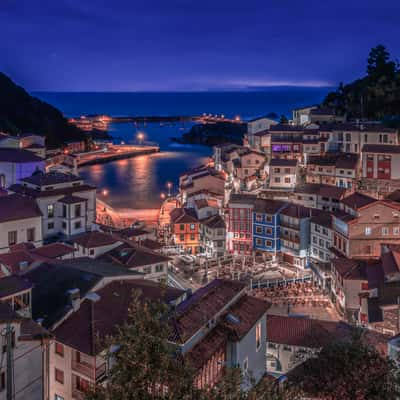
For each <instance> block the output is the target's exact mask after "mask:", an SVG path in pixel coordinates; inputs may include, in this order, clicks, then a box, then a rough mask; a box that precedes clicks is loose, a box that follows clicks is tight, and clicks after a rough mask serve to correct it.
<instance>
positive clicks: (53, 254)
mask: <svg viewBox="0 0 400 400" xmlns="http://www.w3.org/2000/svg"><path fill="white" fill-rule="evenodd" d="M74 251H75V249H74V247H72V246H69V245H67V244H64V243H50V244H47V245H45V246H42V247H37V248H36V249H33V250H31V253H32V254H35V255H38V256H41V257H45V258H51V259H53V258H59V257H63V256H66V255H68V254H72V253H74Z"/></svg>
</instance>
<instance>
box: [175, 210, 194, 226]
mask: <svg viewBox="0 0 400 400" xmlns="http://www.w3.org/2000/svg"><path fill="white" fill-rule="evenodd" d="M170 215H171V221H172V223H174V224H180V223H196V222H198V219H197V216H196V213H195V211H194V210H193V209H192V208H174V209H173V210H172V211H171V212H170Z"/></svg>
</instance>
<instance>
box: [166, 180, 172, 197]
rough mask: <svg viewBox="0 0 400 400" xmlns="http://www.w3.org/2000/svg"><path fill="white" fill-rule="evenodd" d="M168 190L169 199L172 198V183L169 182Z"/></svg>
mask: <svg viewBox="0 0 400 400" xmlns="http://www.w3.org/2000/svg"><path fill="white" fill-rule="evenodd" d="M167 188H168V197H171V189H172V183H171V182H167Z"/></svg>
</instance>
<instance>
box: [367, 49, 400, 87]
mask: <svg viewBox="0 0 400 400" xmlns="http://www.w3.org/2000/svg"><path fill="white" fill-rule="evenodd" d="M395 72H396V63H395V62H394V61H390V54H389V52H388V51H387V49H386V47H385V46H383V45H381V44H380V45H378V46H376V47H373V48H372V49H371V51H370V53H369V56H368V64H367V73H368V75H369V76H370V77H373V78H377V77H380V76H387V77H388V78H391V79H393V77H394V74H395Z"/></svg>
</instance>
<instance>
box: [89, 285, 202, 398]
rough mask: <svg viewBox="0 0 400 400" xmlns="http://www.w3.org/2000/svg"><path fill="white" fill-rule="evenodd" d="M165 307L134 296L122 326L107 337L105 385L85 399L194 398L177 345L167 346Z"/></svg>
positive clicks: (188, 370)
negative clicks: (107, 372)
mask: <svg viewBox="0 0 400 400" xmlns="http://www.w3.org/2000/svg"><path fill="white" fill-rule="evenodd" d="M168 312H169V309H168V306H167V305H165V304H163V303H161V302H152V303H149V302H146V301H143V300H142V299H140V294H139V293H134V295H133V301H132V304H131V306H130V309H129V317H128V320H127V321H126V323H125V324H124V325H123V326H122V327H120V328H118V331H117V333H116V335H114V336H113V337H112V338H108V340H107V341H106V343H105V346H106V348H109V349H112V348H116V347H117V348H118V351H117V352H115V353H112V352H111V351H110V352H108V355H107V357H108V359H112V360H113V362H114V363H115V364H114V365H113V367H112V368H111V370H110V375H109V379H108V382H107V385H106V386H102V385H101V384H99V385H97V386H95V387H94V388H93V389H92V390H91V392H90V393H88V394H87V399H88V400H89V399H90V400H134V399H135V400H136V399H142V400H150V399H165V400H169V399H171V400H172V399H183V400H185V399H187V400H189V399H198V398H200V397H199V396H200V393H199V392H198V391H197V389H196V388H195V385H194V383H193V376H194V374H193V371H192V370H191V368H190V367H188V366H185V367H184V368H182V360H181V358H180V355H179V351H178V349H177V346H175V345H174V344H171V342H170V341H169V340H168V339H169V338H170V329H169V324H168V322H167V318H168Z"/></svg>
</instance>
